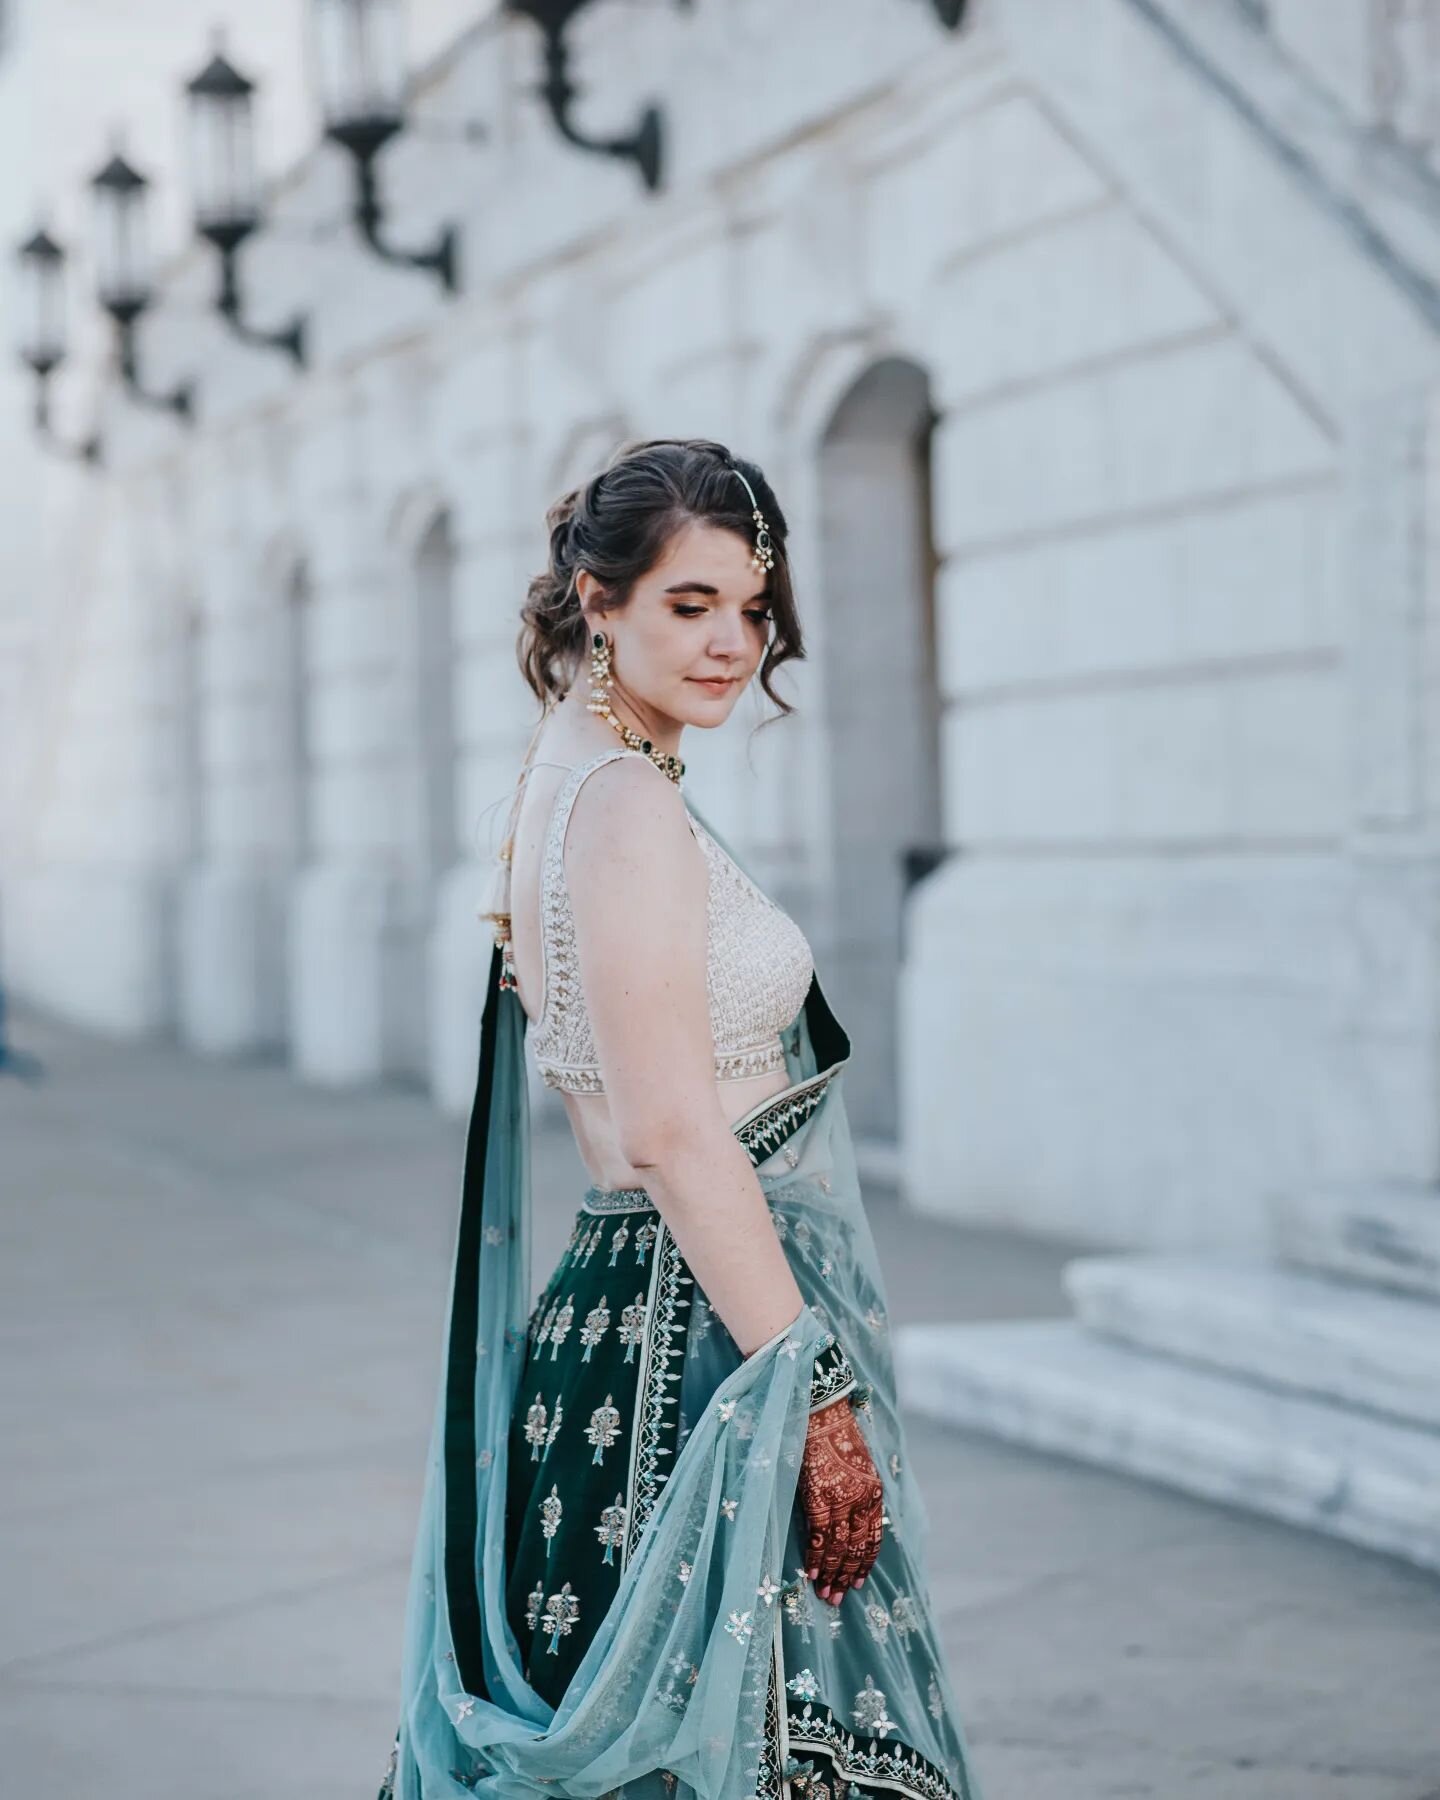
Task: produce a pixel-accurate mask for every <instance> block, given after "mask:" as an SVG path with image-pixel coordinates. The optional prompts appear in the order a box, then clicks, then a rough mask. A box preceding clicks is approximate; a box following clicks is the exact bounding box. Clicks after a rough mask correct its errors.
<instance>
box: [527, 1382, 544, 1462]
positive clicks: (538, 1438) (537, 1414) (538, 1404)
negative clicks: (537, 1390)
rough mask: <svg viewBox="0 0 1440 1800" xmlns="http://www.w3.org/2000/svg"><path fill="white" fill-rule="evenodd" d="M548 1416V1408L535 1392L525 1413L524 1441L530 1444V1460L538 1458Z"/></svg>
mask: <svg viewBox="0 0 1440 1800" xmlns="http://www.w3.org/2000/svg"><path fill="white" fill-rule="evenodd" d="M549 1417H550V1409H549V1408H548V1407H547V1406H546V1404H545V1402H544V1400H543V1399H542V1398H541V1396H540V1395H538V1394H537V1395H536V1396H535V1398H534V1399H533V1400H532V1401H531V1402H530V1406H529V1409H528V1410H527V1412H526V1414H525V1442H526V1443H527V1444H529V1446H530V1460H531V1462H539V1460H540V1447H541V1445H542V1444H544V1442H545V1426H546V1423H547V1421H548V1420H549Z"/></svg>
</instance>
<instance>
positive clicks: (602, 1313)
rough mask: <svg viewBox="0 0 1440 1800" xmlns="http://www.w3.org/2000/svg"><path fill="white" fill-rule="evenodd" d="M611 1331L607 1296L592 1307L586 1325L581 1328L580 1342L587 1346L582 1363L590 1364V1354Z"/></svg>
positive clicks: (603, 1296) (602, 1296)
mask: <svg viewBox="0 0 1440 1800" xmlns="http://www.w3.org/2000/svg"><path fill="white" fill-rule="evenodd" d="M609 1329H610V1308H609V1307H608V1306H607V1305H606V1304H605V1295H604V1294H602V1295H601V1296H600V1298H599V1300H598V1301H597V1302H596V1303H595V1305H594V1306H592V1307H591V1308H590V1310H589V1312H588V1313H586V1315H585V1323H584V1324H583V1325H582V1326H581V1327H580V1342H581V1343H582V1344H583V1345H584V1346H585V1354H584V1355H583V1356H582V1357H581V1358H580V1360H581V1362H589V1360H590V1352H591V1351H592V1350H593V1349H594V1348H595V1346H596V1345H597V1344H598V1343H599V1342H600V1340H601V1339H602V1338H603V1337H604V1336H605V1333H606V1332H607V1331H608V1330H609Z"/></svg>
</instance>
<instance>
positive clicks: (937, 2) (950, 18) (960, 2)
mask: <svg viewBox="0 0 1440 1800" xmlns="http://www.w3.org/2000/svg"><path fill="white" fill-rule="evenodd" d="M930 4H931V5H932V6H933V7H934V9H935V17H936V18H937V19H939V21H940V23H941V24H942V25H943V26H944V27H945V29H946V30H947V31H958V30H959V29H960V27H961V26H962V25H963V24H964V23H965V11H966V6H967V4H968V0H930Z"/></svg>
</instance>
